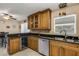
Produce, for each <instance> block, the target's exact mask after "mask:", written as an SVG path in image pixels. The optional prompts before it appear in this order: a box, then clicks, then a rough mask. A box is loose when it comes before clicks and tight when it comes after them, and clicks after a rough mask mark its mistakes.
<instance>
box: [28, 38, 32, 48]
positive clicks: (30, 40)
mask: <svg viewBox="0 0 79 59" xmlns="http://www.w3.org/2000/svg"><path fill="white" fill-rule="evenodd" d="M31 45H32V39H31V36H28V47H29V48H31Z"/></svg>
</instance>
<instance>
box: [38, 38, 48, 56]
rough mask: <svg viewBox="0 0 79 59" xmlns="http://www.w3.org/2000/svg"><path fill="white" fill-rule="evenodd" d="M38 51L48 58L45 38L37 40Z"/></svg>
mask: <svg viewBox="0 0 79 59" xmlns="http://www.w3.org/2000/svg"><path fill="white" fill-rule="evenodd" d="M38 51H39V53H41V54H43V55H45V56H49V40H48V39H47V38H45V37H41V38H39V43H38Z"/></svg>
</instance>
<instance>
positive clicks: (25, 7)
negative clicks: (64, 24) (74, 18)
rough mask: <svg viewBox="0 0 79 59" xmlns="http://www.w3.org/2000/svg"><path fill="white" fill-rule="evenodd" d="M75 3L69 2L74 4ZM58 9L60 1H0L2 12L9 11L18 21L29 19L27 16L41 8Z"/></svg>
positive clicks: (0, 10)
mask: <svg viewBox="0 0 79 59" xmlns="http://www.w3.org/2000/svg"><path fill="white" fill-rule="evenodd" d="M72 5H75V3H74V4H71V3H70V4H68V6H72ZM47 8H50V9H52V10H56V9H58V3H0V13H9V14H11V15H13V16H14V17H15V18H16V19H17V20H18V21H22V20H25V19H27V16H28V15H30V14H32V13H35V12H37V11H40V10H44V9H47Z"/></svg>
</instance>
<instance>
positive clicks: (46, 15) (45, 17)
mask: <svg viewBox="0 0 79 59" xmlns="http://www.w3.org/2000/svg"><path fill="white" fill-rule="evenodd" d="M50 19H51V11H49V10H46V11H44V12H42V13H41V28H42V29H50V24H51V20H50Z"/></svg>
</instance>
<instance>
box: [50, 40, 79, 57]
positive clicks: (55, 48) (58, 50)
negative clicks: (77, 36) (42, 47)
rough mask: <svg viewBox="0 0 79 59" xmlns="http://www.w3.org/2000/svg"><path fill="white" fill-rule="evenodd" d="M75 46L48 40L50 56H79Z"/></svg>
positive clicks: (77, 48)
mask: <svg viewBox="0 0 79 59" xmlns="http://www.w3.org/2000/svg"><path fill="white" fill-rule="evenodd" d="M78 50H79V47H78V46H77V44H71V43H65V42H61V41H55V40H50V56H79V51H78Z"/></svg>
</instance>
